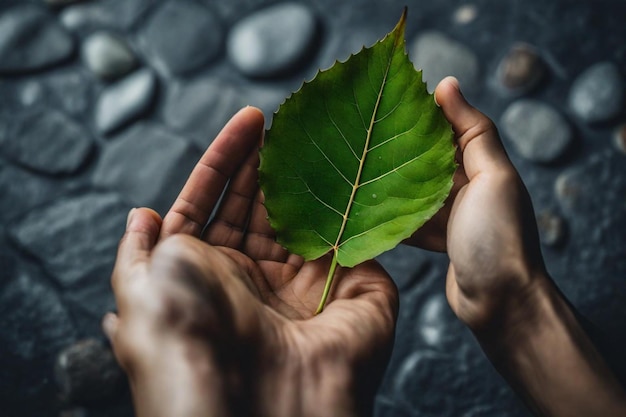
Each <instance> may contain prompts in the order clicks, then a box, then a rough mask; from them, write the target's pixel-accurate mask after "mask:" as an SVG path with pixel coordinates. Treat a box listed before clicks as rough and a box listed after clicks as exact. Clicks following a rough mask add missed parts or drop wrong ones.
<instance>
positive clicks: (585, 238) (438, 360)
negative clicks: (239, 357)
mask: <svg viewBox="0 0 626 417" xmlns="http://www.w3.org/2000/svg"><path fill="white" fill-rule="evenodd" d="M404 4H405V3H404V2H401V1H399V0H397V1H396V0H391V1H386V2H377V1H374V0H354V1H351V2H336V1H331V0H320V1H309V0H302V1H297V2H296V1H293V2H289V1H281V2H275V1H271V0H229V1H217V2H211V1H208V0H184V1H179V0H90V1H70V0H45V1H43V0H29V1H24V0H3V1H2V2H0V196H2V198H0V271H1V272H0V277H1V279H0V403H2V406H3V407H2V411H1V412H0V413H2V415H3V416H7V417H18V416H19V417H35V416H37V417H48V416H51V417H52V416H54V417H58V416H64V417H70V416H72V417H78V416H80V417H112V416H116V417H120V416H128V417H131V416H132V411H130V403H129V399H128V396H127V394H125V393H124V390H123V389H122V390H121V391H116V389H115V388H114V386H115V385H116V383H114V382H111V381H114V380H115V378H117V377H119V374H116V373H115V372H117V371H116V370H115V369H116V368H115V367H114V366H113V365H112V362H111V360H110V359H111V357H110V352H109V351H108V350H107V348H106V347H104V346H103V345H102V344H101V343H100V341H101V340H103V335H102V333H101V330H100V319H101V316H102V314H103V313H104V312H106V311H109V310H111V309H113V308H114V307H115V306H114V303H113V301H114V300H113V297H112V294H111V290H110V284H109V275H110V272H111V268H112V265H113V261H114V257H115V250H116V246H117V243H118V240H119V237H120V235H121V233H122V231H123V227H124V223H125V219H126V214H127V212H128V210H129V209H130V208H131V207H133V206H135V205H142V204H147V205H152V206H154V207H156V208H157V209H159V211H161V212H162V213H163V212H164V211H165V210H166V208H167V206H168V205H169V203H170V202H171V200H172V199H173V198H174V197H175V196H176V193H177V191H178V189H179V187H180V186H181V184H182V182H183V181H184V179H185V176H186V175H187V173H188V172H189V170H190V169H191V167H192V166H193V163H194V162H195V159H196V158H197V157H198V155H199V154H200V152H201V151H202V150H203V149H204V148H205V147H206V146H208V145H209V144H210V143H211V141H212V139H213V138H214V136H215V135H216V134H217V132H218V131H219V129H220V128H221V126H222V125H223V124H224V122H225V121H226V120H227V119H228V118H229V117H230V115H232V114H233V113H234V112H235V111H237V110H238V109H239V108H240V107H242V106H244V105H248V104H252V105H257V106H259V107H260V108H261V109H262V110H263V111H264V113H265V115H266V118H267V124H268V125H269V124H270V123H271V114H272V112H273V111H275V110H276V108H277V107H278V105H279V104H280V103H281V102H282V101H283V99H284V97H286V96H287V95H288V94H289V93H290V92H291V91H295V90H297V89H298V88H299V87H300V85H301V83H302V81H303V80H305V79H311V78H312V77H313V76H314V75H315V73H316V72H317V70H318V69H319V68H326V67H328V66H330V65H332V63H334V62H335V60H345V59H346V58H348V56H349V55H350V54H352V53H356V52H357V51H359V50H360V49H361V47H362V46H363V45H367V46H370V45H372V44H373V43H374V42H375V41H376V40H377V39H379V38H380V37H382V36H383V35H384V34H385V33H387V32H388V31H389V30H390V29H391V28H392V27H393V25H394V24H395V22H396V21H397V19H398V17H399V16H400V13H401V11H402V8H403V6H404ZM624 13H626V6H624V5H623V4H622V3H619V2H615V1H611V0H597V1H595V2H568V1H567V0H553V1H550V2H546V1H538V0H529V2H527V4H526V3H524V5H523V7H522V6H521V4H520V3H519V2H513V1H502V2H492V1H487V0H477V1H474V2H471V3H464V4H459V2H455V1H452V0H440V1H437V2H422V3H420V4H419V7H413V6H411V7H410V10H409V15H408V21H407V39H408V42H407V49H408V52H409V54H410V57H411V59H412V60H413V61H414V62H415V65H416V67H418V68H423V69H424V79H425V80H426V81H427V82H428V88H429V89H430V90H432V89H433V88H434V87H435V85H436V83H437V82H438V81H439V80H440V79H441V78H443V77H444V76H446V75H455V76H457V77H458V78H459V79H460V81H461V86H462V88H463V91H464V93H465V95H466V97H467V98H468V100H470V101H471V102H472V103H474V104H475V105H477V107H479V108H480V109H481V110H482V111H484V112H485V113H486V114H488V115H489V116H490V117H491V118H493V119H494V120H495V121H496V122H497V123H498V125H499V127H500V129H501V131H502V133H503V144H504V145H505V147H506V148H507V150H508V153H509V156H510V157H511V159H512V161H513V162H514V164H515V165H516V167H517V168H518V169H519V171H520V174H521V176H522V178H523V180H524V181H525V183H526V185H527V188H528V189H529V192H530V194H531V197H532V199H533V203H534V205H535V210H536V217H537V221H538V226H539V232H540V235H541V242H542V248H543V251H544V256H545V259H546V265H547V268H548V270H549V271H550V273H551V275H552V276H553V278H554V280H555V282H556V283H557V284H558V285H559V287H560V288H561V290H562V291H563V292H564V293H565V294H566V295H567V296H568V298H569V299H570V300H571V301H572V303H573V304H574V305H575V306H576V307H577V308H578V310H579V311H580V312H581V313H582V314H584V315H585V316H586V317H587V318H589V319H590V321H591V322H593V323H594V324H595V325H596V327H597V331H598V333H599V334H604V335H607V334H608V335H609V336H610V337H608V338H606V337H605V339H607V340H608V342H607V344H606V346H608V349H607V350H606V351H613V352H617V355H615V356H616V357H620V356H623V354H622V352H623V351H624V349H625V347H624V346H626V340H624V339H626V338H620V337H618V336H619V335H621V334H626V327H625V326H624V323H626V308H625V307H624V306H626V303H625V301H626V300H625V297H626V296H625V294H626V285H625V284H624V279H623V277H624V276H625V274H626V261H625V260H626V237H625V235H624V233H623V230H626V206H624V196H625V195H626V168H625V167H626V164H625V163H624V162H625V161H626V160H625V158H626V155H625V151H624V149H625V148H626V146H625V145H624V144H625V143H626V142H625V141H624V138H625V137H626V135H625V134H624V123H625V117H626V114H625V113H624V94H625V91H624V89H625V87H624V76H625V74H624V68H626V53H625V49H624V42H623V40H624V39H625V38H626V27H625V26H624V22H623V16H624ZM598 22H601V24H598ZM78 46H80V48H78ZM379 260H380V262H381V263H382V264H383V265H384V266H385V268H386V269H387V270H388V271H389V273H390V274H391V275H392V277H393V278H394V280H395V282H396V283H397V285H398V288H399V290H400V296H401V307H400V313H399V321H398V328H397V332H396V344H395V348H394V352H393V355H392V357H391V361H390V364H389V367H388V370H387V373H386V375H385V378H384V381H383V383H382V385H381V387H380V389H379V392H378V395H377V398H376V405H375V416H376V417H397V416H411V417H418V416H419V417H429V416H463V417H470V416H481V417H482V416H487V417H496V416H498V417H500V416H508V417H512V416H529V415H530V414H529V412H528V411H527V410H526V408H525V407H524V406H523V405H522V404H521V402H520V401H519V399H518V398H517V397H516V396H515V394H514V393H513V392H512V391H511V389H510V388H509V387H508V386H507V385H506V384H505V383H504V382H503V380H502V379H501V377H500V376H499V375H498V374H497V373H496V372H495V371H494V369H493V367H492V366H491V364H490V363H489V362H488V361H487V360H486V359H485V357H484V355H483V354H482V352H481V350H480V347H479V346H478V345H477V344H476V342H475V340H474V338H473V336H472V335H471V333H470V332H469V331H468V330H467V329H466V328H464V327H463V326H462V325H461V324H460V323H459V322H458V320H456V318H455V317H454V315H453V313H452V312H451V311H450V309H449V307H448V306H447V303H446V300H445V292H444V289H445V283H444V282H445V275H446V271H447V258H446V256H445V255H440V254H432V253H428V252H424V251H421V250H418V249H414V248H408V247H399V248H397V249H395V250H394V251H391V252H389V253H386V254H384V255H382V256H381V257H380V258H379ZM606 346H605V347H606ZM610 358H611V361H610V364H611V367H612V368H613V369H614V371H615V372H616V373H618V375H621V376H622V378H623V377H624V375H626V372H623V371H622V368H621V367H620V366H619V364H618V363H617V362H615V361H614V360H613V359H614V358H613V357H610ZM55 364H56V365H55ZM55 366H56V375H55ZM111 375H113V377H111V378H109V376H111ZM115 375H117V376H115ZM103 377H104V378H103ZM623 379H624V378H623ZM477 381H478V383H477ZM99 394H104V395H103V396H101V397H99V398H100V400H97V401H95V402H93V401H90V400H93V399H96V398H97V397H98V395H99ZM63 397H65V399H66V401H64V402H63V401H61V399H62V398H63Z"/></svg>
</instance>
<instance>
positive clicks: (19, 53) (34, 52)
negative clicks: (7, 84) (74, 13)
mask: <svg viewBox="0 0 626 417" xmlns="http://www.w3.org/2000/svg"><path fill="white" fill-rule="evenodd" d="M73 50H74V42H73V40H72V37H71V36H69V34H68V33H67V32H65V30H64V29H63V28H62V27H61V26H60V25H58V24H57V23H56V21H55V19H54V18H53V17H52V15H50V14H49V13H48V12H47V11H46V10H45V9H42V8H39V7H37V6H34V5H20V6H15V7H12V8H10V9H8V10H4V11H3V12H2V14H0V74H3V73H4V74H6V73H9V74H11V73H18V72H22V71H36V70H41V69H44V68H47V67H50V66H52V65H55V64H58V63H60V62H63V61H65V60H66V59H68V58H69V57H70V56H71V55H72V52H73Z"/></svg>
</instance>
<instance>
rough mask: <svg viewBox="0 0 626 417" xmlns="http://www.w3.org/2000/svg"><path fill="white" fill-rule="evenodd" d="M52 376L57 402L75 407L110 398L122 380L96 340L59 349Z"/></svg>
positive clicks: (82, 341) (108, 353) (122, 375)
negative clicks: (56, 389) (57, 387)
mask: <svg viewBox="0 0 626 417" xmlns="http://www.w3.org/2000/svg"><path fill="white" fill-rule="evenodd" d="M54 373H55V377H56V381H57V384H58V386H59V388H60V391H61V398H63V399H64V400H65V401H66V402H68V403H71V404H77V405H89V404H93V403H95V402H98V401H102V400H106V399H110V398H112V396H113V394H115V393H116V391H117V390H118V388H119V387H120V385H121V383H122V381H123V379H124V373H123V372H122V370H121V369H120V367H119V366H118V365H117V362H116V360H115V357H114V356H113V352H111V350H110V349H109V348H106V347H105V346H104V345H103V344H102V343H101V342H100V341H98V340H96V339H84V340H81V341H79V342H76V343H75V344H73V345H70V346H68V347H66V348H65V349H63V350H62V351H61V352H60V353H59V355H58V356H57V360H56V363H55V367H54Z"/></svg>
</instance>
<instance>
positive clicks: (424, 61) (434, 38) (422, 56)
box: [410, 31, 480, 93]
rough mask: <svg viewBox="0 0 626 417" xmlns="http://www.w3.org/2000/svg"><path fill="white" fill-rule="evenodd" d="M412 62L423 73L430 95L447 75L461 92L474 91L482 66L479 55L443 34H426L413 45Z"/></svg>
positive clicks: (432, 32)
mask: <svg viewBox="0 0 626 417" xmlns="http://www.w3.org/2000/svg"><path fill="white" fill-rule="evenodd" d="M410 55H411V59H412V60H413V63H414V64H415V68H417V69H418V70H419V69H422V70H423V71H424V72H423V75H422V79H423V80H424V82H426V85H427V88H428V91H430V92H431V93H432V92H433V91H434V90H435V87H437V84H439V81H441V80H443V79H444V78H445V77H446V76H448V75H453V76H455V77H456V78H458V80H459V83H460V85H461V88H462V89H464V90H472V89H474V88H475V86H476V84H477V80H478V76H479V70H480V65H479V62H478V58H477V57H476V54H474V52H472V51H471V50H470V49H469V48H467V47H466V46H465V45H463V44H461V43H460V42H457V41H455V40H453V39H451V38H449V37H448V36H446V35H444V34H443V33H440V32H435V31H431V32H424V33H422V34H420V35H419V36H418V37H417V38H416V39H415V40H414V41H413V42H412V44H411V49H410Z"/></svg>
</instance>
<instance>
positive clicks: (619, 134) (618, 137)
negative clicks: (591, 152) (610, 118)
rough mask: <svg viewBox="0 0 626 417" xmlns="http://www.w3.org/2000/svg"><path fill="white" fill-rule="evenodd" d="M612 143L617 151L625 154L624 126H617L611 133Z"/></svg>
mask: <svg viewBox="0 0 626 417" xmlns="http://www.w3.org/2000/svg"><path fill="white" fill-rule="evenodd" d="M613 143H614V144H615V148H617V150H618V151H620V152H622V153H624V154H626V124H623V125H621V126H618V127H617V128H616V129H615V132H614V133H613Z"/></svg>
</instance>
